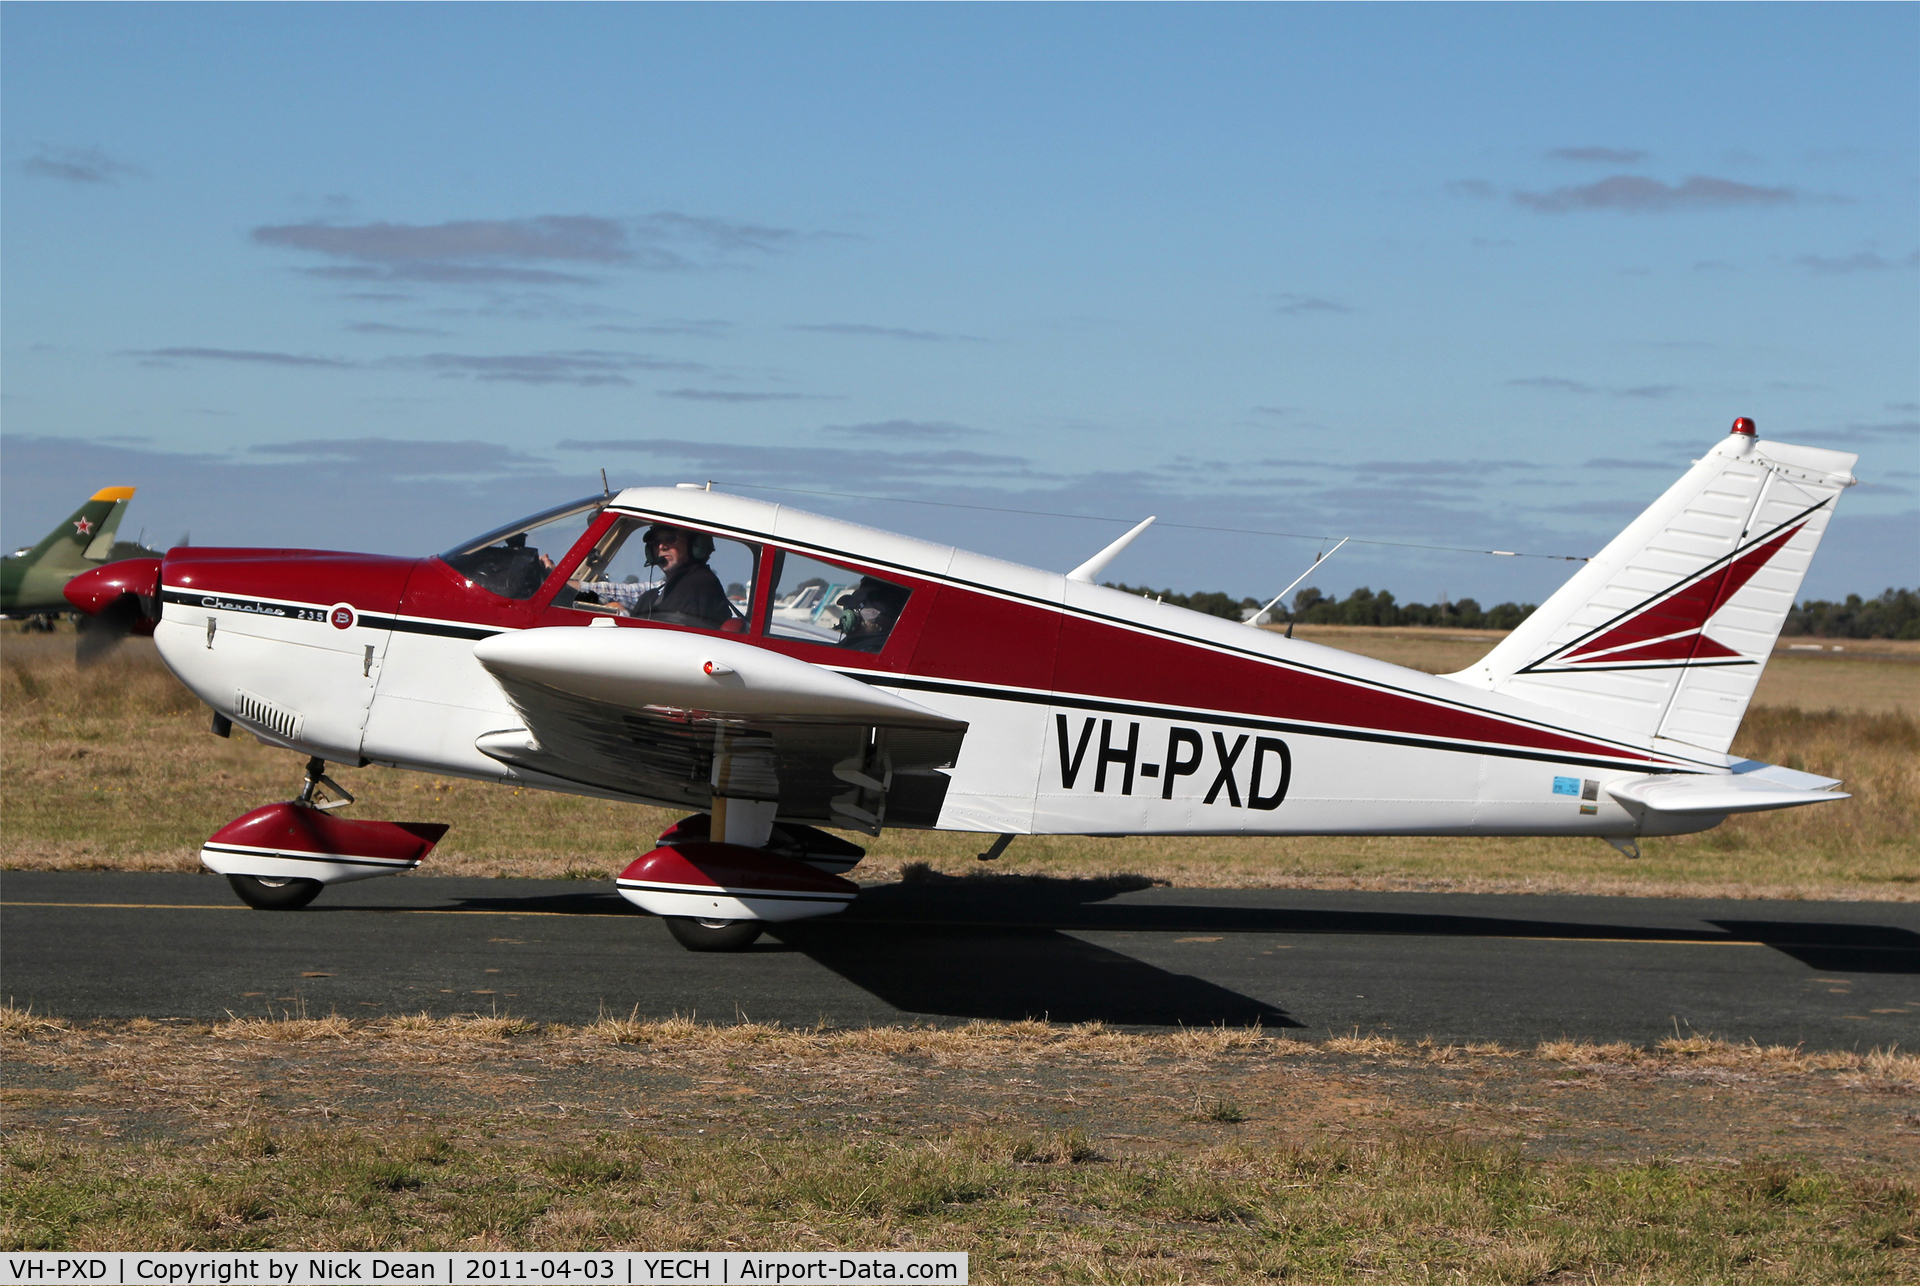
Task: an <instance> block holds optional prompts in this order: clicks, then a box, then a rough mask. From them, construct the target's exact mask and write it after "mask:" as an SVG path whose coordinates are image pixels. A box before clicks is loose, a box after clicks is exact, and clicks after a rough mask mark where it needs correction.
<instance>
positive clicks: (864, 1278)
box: [0, 1250, 967, 1286]
mask: <svg viewBox="0 0 1920 1286" xmlns="http://www.w3.org/2000/svg"><path fill="white" fill-rule="evenodd" d="M966 1280H967V1256H966V1254H965V1253H964V1252H955V1253H948V1252H943V1251H928V1252H915V1251H857V1250H856V1251H844V1252H843V1251H831V1252H829V1251H814V1250H810V1251H786V1252H769V1253H766V1254H751V1253H744V1252H740V1251H727V1252H724V1253H707V1252H703V1251H689V1252H684V1253H674V1252H658V1251H644V1252H643V1251H634V1250H618V1251H607V1252H600V1253H594V1254H588V1253H585V1252H573V1253H567V1254H558V1253H556V1254H531V1255H523V1254H517V1253H508V1254H499V1253H494V1254H481V1253H478V1252H474V1251H401V1252H395V1253H393V1254H382V1253H380V1252H378V1251H353V1252H344V1253H339V1254H330V1253H327V1252H324V1251H299V1252H294V1251H280V1250H271V1251H269V1250H262V1251H240V1252H227V1251H198V1250H179V1251H166V1252H160V1253H153V1254H138V1253H127V1252H124V1251H104V1252H100V1253H93V1254H89V1253H84V1252H74V1251H66V1252H63V1253H53V1252H28V1253H25V1254H9V1255H5V1256H0V1286H151V1284H152V1283H163V1284H164V1286H242V1284H245V1286H252V1283H259V1284H260V1286H334V1284H335V1283H340V1282H348V1283H356V1282H433V1283H436V1286H442V1284H444V1283H455V1284H464V1283H488V1284H489V1286H519V1284H520V1283H541V1284H543V1286H544V1284H551V1283H561V1284H562V1286H579V1283H592V1284H593V1286H603V1284H605V1283H612V1284H613V1286H653V1284H654V1283H661V1282H676V1283H683V1282H692V1283H699V1284H700V1286H773V1284H777V1286H789V1284H790V1283H794V1282H936V1283H940V1284H941V1286H951V1284H953V1283H965V1282H966Z"/></svg>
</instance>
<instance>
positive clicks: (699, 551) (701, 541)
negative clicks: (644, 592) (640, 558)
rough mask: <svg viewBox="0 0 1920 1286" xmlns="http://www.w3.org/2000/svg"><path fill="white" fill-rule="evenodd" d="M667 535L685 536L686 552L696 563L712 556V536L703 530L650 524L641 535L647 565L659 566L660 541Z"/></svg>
mask: <svg viewBox="0 0 1920 1286" xmlns="http://www.w3.org/2000/svg"><path fill="white" fill-rule="evenodd" d="M668 536H685V537H686V538H687V554H688V556H689V557H691V558H692V560H693V561H694V562H696V563H704V562H706V561H707V559H709V558H711V557H713V537H712V536H709V535H708V534H707V533H706V532H704V531H688V530H687V529H686V528H685V527H669V526H659V525H656V526H652V527H649V528H647V530H646V534H645V535H644V536H642V537H641V539H642V540H644V541H645V542H646V546H647V566H649V567H658V566H660V565H661V564H660V541H661V540H662V539H663V538H664V537H668Z"/></svg>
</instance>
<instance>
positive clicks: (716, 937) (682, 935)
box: [666, 915, 767, 951]
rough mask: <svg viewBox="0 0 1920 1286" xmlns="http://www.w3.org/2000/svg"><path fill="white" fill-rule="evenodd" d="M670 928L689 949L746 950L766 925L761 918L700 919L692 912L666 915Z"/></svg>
mask: <svg viewBox="0 0 1920 1286" xmlns="http://www.w3.org/2000/svg"><path fill="white" fill-rule="evenodd" d="M666 921H667V932H668V933H671V934H672V935H673V940H674V941H675V942H678V943H679V944H680V945H681V946H683V947H685V948H686V949H687V950H689V951H744V950H745V949H746V948H748V947H750V946H752V945H753V944H754V941H755V940H756V939H758V938H759V936H760V934H761V932H762V931H764V930H765V929H766V927H767V926H766V925H764V924H762V923H761V922H760V921H758V920H696V919H694V918H693V917H692V916H686V915H670V916H667V917H666Z"/></svg>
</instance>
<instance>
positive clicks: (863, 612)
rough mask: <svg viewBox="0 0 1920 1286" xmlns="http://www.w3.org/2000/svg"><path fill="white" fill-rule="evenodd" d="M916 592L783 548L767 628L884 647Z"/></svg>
mask: <svg viewBox="0 0 1920 1286" xmlns="http://www.w3.org/2000/svg"><path fill="white" fill-rule="evenodd" d="M912 594H913V591H912V590H910V589H908V588H907V587H906V586H904V585H896V584H894V583H893V582H892V581H889V580H882V579H881V578H880V577H878V576H872V575H868V574H867V573H865V572H858V571H854V570H853V569H852V568H850V567H841V566H838V565H836V564H834V563H823V562H821V561H820V560H819V559H817V558H808V557H807V556H806V555H804V554H793V553H788V552H787V551H786V550H778V551H776V552H775V553H774V556H773V601H772V607H771V609H770V610H769V612H768V614H767V633H768V634H769V635H770V636H771V637H773V638H777V639H802V640H805V641H806V642H809V643H824V644H826V645H827V646H829V647H841V648H847V649H849V650H851V651H855V652H878V651H879V650H880V649H881V648H883V647H885V646H886V643H887V639H888V638H889V637H890V636H891V635H892V634H893V627H894V626H895V625H897V624H899V622H900V614H901V613H902V612H904V611H905V610H906V607H907V599H908V598H910V597H911V596H912Z"/></svg>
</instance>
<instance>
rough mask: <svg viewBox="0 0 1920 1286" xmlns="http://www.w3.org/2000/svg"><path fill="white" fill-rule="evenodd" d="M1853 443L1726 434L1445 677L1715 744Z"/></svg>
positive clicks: (1722, 746) (1749, 678)
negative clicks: (1490, 645)
mask: <svg viewBox="0 0 1920 1286" xmlns="http://www.w3.org/2000/svg"><path fill="white" fill-rule="evenodd" d="M1856 459H1858V457H1857V456H1854V455H1852V454H1849V453H1847V452H1844V451H1827V450H1823V449H1821V448H1818V447H1800V446H1789V445H1787V444H1785V443H1779V442H1762V441H1760V440H1759V439H1758V438H1756V437H1755V436H1754V430H1753V421H1751V420H1748V419H1744V418H1742V419H1740V420H1736V421H1735V422H1734V429H1733V432H1732V433H1730V434H1729V435H1728V436H1727V437H1726V439H1725V440H1723V441H1722V442H1721V443H1720V444H1719V445H1718V446H1716V447H1714V449H1713V450H1711V451H1709V452H1708V453H1707V454H1706V456H1705V457H1703V458H1702V459H1700V460H1699V461H1697V462H1696V463H1695V464H1694V466H1693V468H1692V469H1690V470H1688V472H1687V473H1686V475H1685V476H1684V477H1682V478H1681V479H1680V480H1679V481H1678V482H1676V483H1674V484H1673V486H1672V487H1670V488H1668V489H1667V493H1666V494H1665V495H1663V496H1661V497H1660V499H1658V500H1656V501H1655V502H1654V503H1653V505H1652V507H1651V508H1649V509H1648V510H1647V511H1646V512H1645V513H1643V514H1641V515H1640V516H1639V517H1638V518H1636V519H1635V520H1634V521H1633V523H1632V525H1630V526H1629V527H1628V528H1627V529H1626V530H1625V531H1623V532H1621V533H1620V534H1619V535H1618V536H1616V537H1615V538H1614V539H1613V541H1612V543H1610V544H1609V545H1608V546H1607V547H1606V548H1605V549H1603V550H1601V551H1600V553H1599V554H1598V555H1596V556H1595V557H1594V558H1593V560H1592V561H1590V562H1589V563H1588V564H1587V565H1586V567H1584V568H1583V569H1582V570H1581V571H1580V572H1579V573H1578V574H1577V575H1575V576H1574V578H1573V579H1572V580H1570V581H1568V582H1567V583H1566V584H1565V585H1563V586H1561V588H1560V590H1559V592H1557V593H1556V594H1554V596H1553V597H1552V598H1550V599H1548V600H1547V601H1546V602H1545V603H1543V604H1542V605H1541V606H1540V608H1539V610H1537V611H1536V612H1534V614H1533V615H1532V616H1530V617H1528V618H1527V619H1526V621H1524V622H1523V623H1522V624H1521V625H1520V627H1519V628H1518V629H1516V630H1515V631H1514V632H1513V633H1512V634H1510V635H1508V636H1507V638H1506V640H1505V641H1504V642H1502V643H1501V644H1500V646H1498V647H1496V648H1495V649H1494V650H1493V651H1492V652H1490V653H1488V654H1487V656H1486V657H1485V659H1484V660H1482V661H1481V662H1480V664H1478V665H1476V666H1473V667H1472V668H1470V669H1466V670H1462V671H1460V672H1459V673H1458V674H1454V675H1449V676H1448V677H1449V678H1452V679H1455V680H1457V681H1459V682H1462V683H1468V684H1472V685H1473V686H1475V687H1483V688H1488V689H1491V690H1493V691H1496V692H1503V693H1507V694H1509V695H1512V696H1516V697H1522V698H1524V699H1526V700H1529V701H1534V702H1537V703H1539V704H1540V705H1544V706H1551V707H1554V708H1556V709H1560V710H1565V711H1568V712H1569V713H1574V714H1580V715H1584V716H1587V717H1590V718H1595V719H1602V720H1605V721H1606V722H1608V723H1611V724H1615V725H1616V726H1619V727H1621V728H1625V729H1627V730H1629V731H1632V732H1637V733H1639V734H1641V735H1643V736H1650V737H1656V738H1663V739H1667V740H1671V741H1676V742H1680V743H1683V744H1685V745H1688V746H1693V747H1698V748H1701V749H1705V750H1710V751H1725V750H1726V749H1727V747H1728V746H1729V745H1731V744H1732V742H1733V736H1734V733H1735V732H1736V731H1738V730H1739V727H1740V719H1741V716H1743V715H1744V714H1745V713H1746V710H1747V703H1748V701H1750V700H1751V699H1752V697H1753V690H1754V687H1755V686H1756V685H1757V684H1758V683H1759V682H1760V673H1761V671H1762V670H1763V669H1764V668H1765V667H1766V664H1767V657H1768V656H1769V655H1770V654H1771V653H1772V651H1773V644H1774V640H1775V639H1776V638H1778V637H1779V634H1780V627H1781V626H1782V625H1783V624H1784V623H1785V622H1786V619H1787V612H1788V611H1789V610H1790V609H1791V608H1792V607H1793V603H1794V598H1795V596H1796V595H1797V594H1798V593H1799V590H1800V581H1801V579H1802V578H1803V577H1804V576H1805V575H1806V571H1807V566H1808V564H1809V563H1811V562H1812V560H1813V551H1814V549H1815V548H1816V547H1817V546H1818V545H1819V544H1820V537H1821V535H1822V534H1824V533H1825V531H1826V529H1827V521H1828V519H1829V518H1831V517H1832V515H1833V508H1834V503H1835V501H1836V500H1837V499H1838V497H1839V495H1840V493H1841V491H1843V490H1844V489H1846V488H1847V487H1849V486H1851V485H1853V481H1854V479H1853V473H1852V471H1853V463H1854V461H1855V460H1856Z"/></svg>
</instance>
